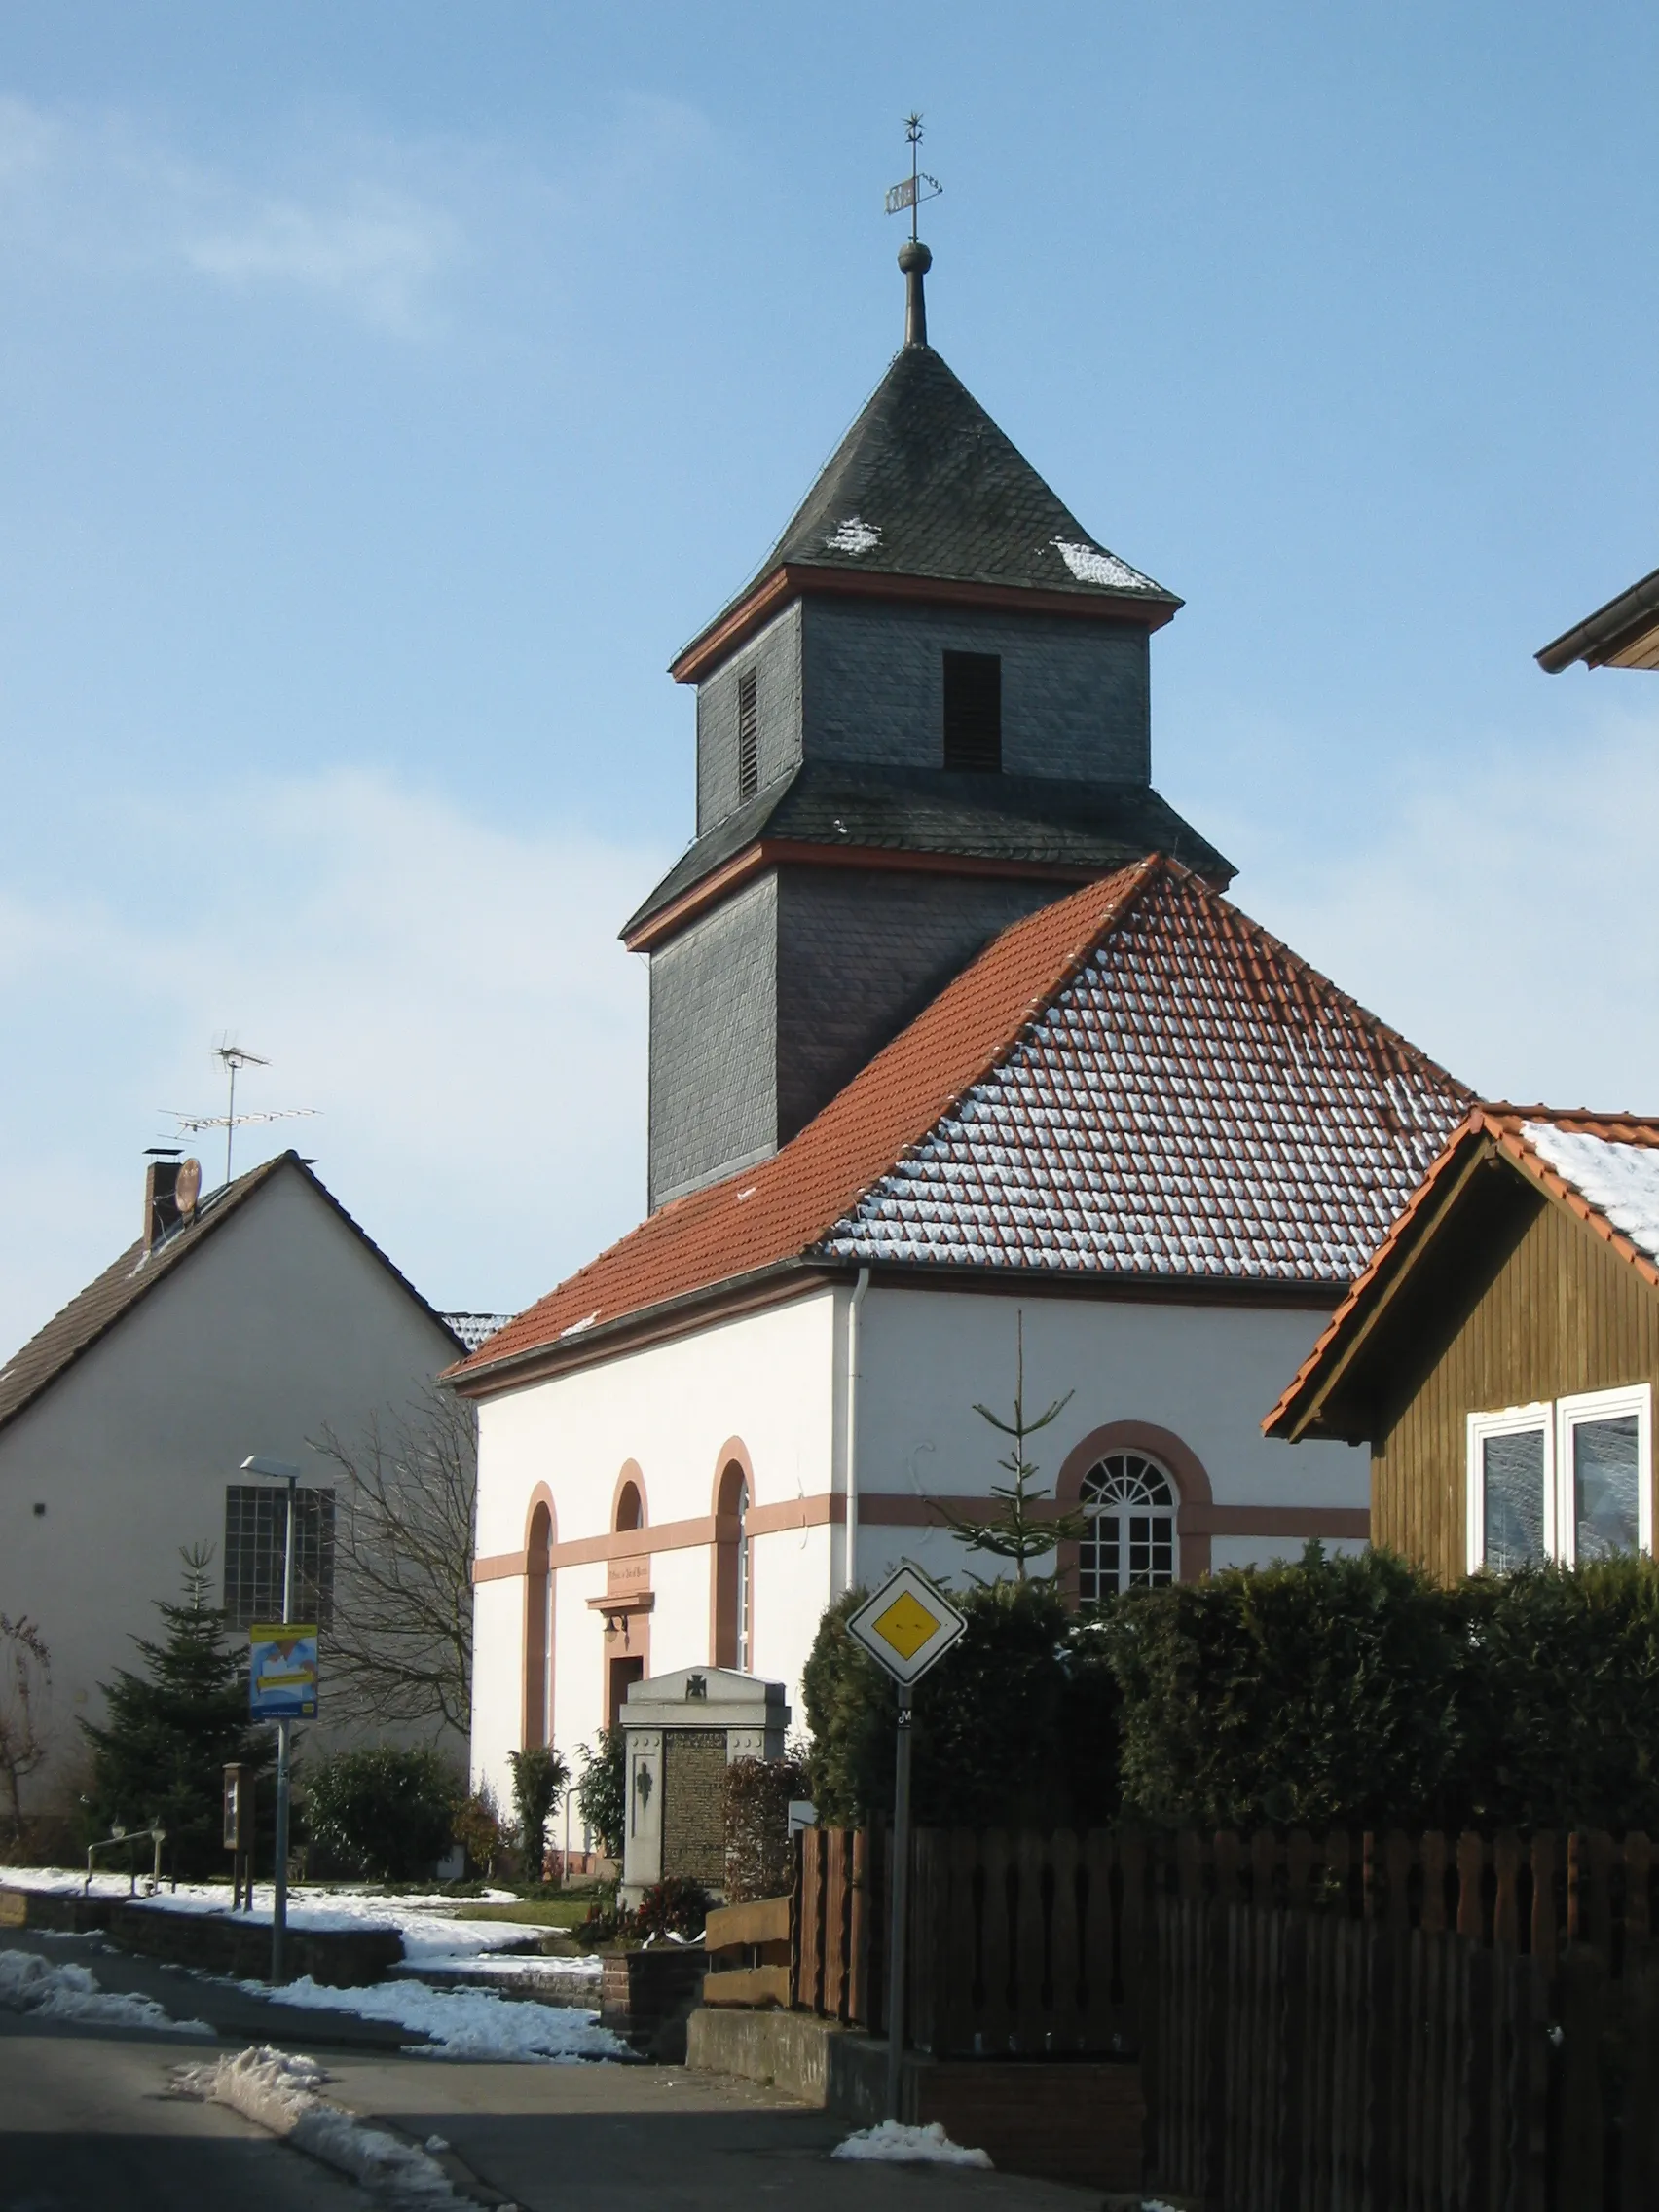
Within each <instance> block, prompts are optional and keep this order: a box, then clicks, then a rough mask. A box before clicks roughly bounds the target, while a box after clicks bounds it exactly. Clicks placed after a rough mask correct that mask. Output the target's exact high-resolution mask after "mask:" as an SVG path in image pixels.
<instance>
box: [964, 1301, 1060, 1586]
mask: <svg viewBox="0 0 1659 2212" xmlns="http://www.w3.org/2000/svg"><path fill="white" fill-rule="evenodd" d="M1014 1327H1015V1335H1014V1419H1012V1420H1004V1419H1003V1418H1002V1416H1001V1415H1000V1414H994V1413H992V1411H991V1409H990V1407H989V1406H979V1405H977V1406H976V1407H975V1408H974V1411H975V1412H976V1413H977V1415H978V1417H979V1419H981V1420H982V1421H988V1422H989V1423H990V1425H991V1427H992V1428H994V1429H995V1430H996V1432H997V1434H998V1435H999V1436H1006V1437H1007V1438H1008V1439H1009V1440H1010V1443H1011V1446H1012V1449H1011V1450H1010V1452H1009V1453H1008V1455H1007V1456H1006V1457H1004V1458H1001V1459H999V1460H998V1461H997V1465H998V1466H999V1467H1002V1468H1004V1469H1005V1470H1006V1471H1007V1472H1008V1473H1009V1474H1011V1475H1012V1476H1013V1477H1014V1480H1013V1482H1012V1483H993V1484H992V1485H991V1496H992V1498H993V1499H994V1500H995V1504H994V1506H993V1509H992V1510H991V1512H989V1513H988V1514H987V1515H986V1516H985V1517H984V1519H983V1520H976V1521H965V1520H964V1519H963V1518H962V1517H961V1516H960V1515H959V1514H956V1513H953V1512H952V1511H951V1509H950V1507H949V1506H948V1505H945V1504H944V1503H942V1502H941V1501H940V1499H938V1498H936V1499H935V1500H934V1511H935V1512H936V1513H937V1514H938V1515H939V1516H940V1520H941V1521H942V1522H943V1523H944V1525H945V1527H946V1528H947V1529H948V1530H950V1532H951V1534H952V1535H953V1536H954V1537H955V1538H956V1540H957V1542H958V1543H959V1544H966V1546H967V1547H968V1549H969V1550H970V1551H971V1552H988V1553H989V1554H990V1556H991V1557H992V1558H993V1559H1001V1560H1007V1561H1008V1562H1009V1563H1010V1564H1011V1565H1012V1567H1013V1568H1014V1580H1015V1581H1016V1582H1028V1581H1031V1582H1051V1581H1052V1580H1053V1577H1052V1575H1032V1574H1029V1573H1028V1572H1027V1571H1026V1570H1027V1567H1028V1564H1029V1563H1030V1562H1031V1561H1032V1560H1036V1559H1046V1558H1047V1557H1048V1556H1049V1554H1050V1553H1051V1552H1052V1551H1053V1549H1054V1548H1055V1546H1056V1545H1058V1544H1075V1543H1080V1542H1081V1541H1082V1540H1083V1538H1084V1536H1085V1535H1086V1534H1087V1533H1088V1521H1087V1520H1086V1519H1085V1517H1084V1516H1083V1515H1082V1514H1081V1513H1059V1512H1056V1511H1055V1510H1054V1507H1053V1505H1052V1502H1051V1498H1050V1494H1049V1486H1048V1484H1047V1483H1039V1482H1038V1481H1037V1473H1038V1468H1037V1462H1036V1461H1035V1460H1034V1459H1029V1458H1027V1457H1026V1446H1027V1439H1028V1438H1030V1437H1033V1436H1036V1435H1038V1434H1039V1433H1040V1432H1041V1431H1042V1430H1043V1429H1045V1428H1047V1427H1048V1426H1049V1425H1050V1423H1051V1421H1055V1420H1058V1419H1059V1418H1060V1416H1061V1414H1063V1413H1064V1412H1065V1410H1066V1408H1067V1406H1069V1405H1070V1404H1071V1401H1072V1392H1071V1391H1070V1390H1068V1391H1067V1392H1066V1394H1065V1396H1064V1397H1063V1398H1056V1399H1055V1400H1054V1402H1053V1404H1052V1405H1051V1406H1050V1408H1049V1409H1048V1411H1047V1412H1046V1413H1041V1414H1038V1415H1037V1416H1036V1418H1035V1419H1028V1418H1027V1416H1026V1412H1025V1315H1024V1314H1023V1313H1019V1314H1017V1315H1016V1316H1015V1323H1014ZM1039 1506H1041V1507H1042V1508H1043V1510H1042V1511H1041V1512H1039V1511H1038V1510H1036V1509H1037V1508H1038V1507H1039ZM978 1579H979V1578H978V1576H977V1575H976V1576H975V1580H976V1581H977V1580H978Z"/></svg>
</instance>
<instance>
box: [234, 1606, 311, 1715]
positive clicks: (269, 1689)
mask: <svg viewBox="0 0 1659 2212" xmlns="http://www.w3.org/2000/svg"><path fill="white" fill-rule="evenodd" d="M247 1635H248V1666H247V1710H248V1712H249V1713H250V1714H251V1715H252V1716H253V1718H254V1719H255V1720H313V1719H315V1717H316V1623H315V1621H256V1622H255V1623H254V1625H253V1627H252V1628H250V1629H249V1630H248V1632H247Z"/></svg>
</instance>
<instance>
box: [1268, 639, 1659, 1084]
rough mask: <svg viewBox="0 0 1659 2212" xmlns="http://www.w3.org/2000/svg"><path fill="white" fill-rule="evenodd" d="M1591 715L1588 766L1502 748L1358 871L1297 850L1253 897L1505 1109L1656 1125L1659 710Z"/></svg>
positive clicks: (1358, 848) (1436, 787)
mask: <svg viewBox="0 0 1659 2212" xmlns="http://www.w3.org/2000/svg"><path fill="white" fill-rule="evenodd" d="M1600 681H1601V682H1603V683H1604V685H1606V684H1607V683H1608V680H1607V679H1606V678H1602V679H1601V680H1600ZM1611 681H1612V682H1617V679H1616V678H1615V679H1613V680H1611ZM1628 681H1629V682H1630V683H1631V684H1633V685H1634V684H1640V683H1642V682H1649V683H1650V682H1652V680H1651V679H1643V678H1641V677H1637V678H1633V679H1630V680H1628ZM1592 713H1593V715H1594V719H1593V720H1592V719H1591V718H1590V717H1589V716H1587V718H1586V719H1587V723H1588V725H1589V726H1587V728H1586V729H1585V731H1584V734H1583V736H1582V737H1581V739H1580V740H1579V742H1578V743H1577V745H1576V746H1575V747H1574V748H1573V751H1572V754H1571V756H1570V757H1569V758H1566V759H1563V758H1560V757H1557V756H1553V755H1550V754H1547V753H1546V752H1545V751H1544V750H1543V749H1542V748H1540V747H1536V746H1534V747H1533V748H1531V749H1530V750H1523V749H1521V748H1520V747H1517V746H1506V745H1496V744H1494V745H1493V746H1492V747H1491V748H1490V749H1489V750H1488V751H1487V753H1486V754H1485V756H1484V757H1477V758H1475V759H1474V760H1472V761H1471V762H1469V763H1468V764H1467V765H1459V766H1456V767H1453V766H1449V765H1447V764H1445V763H1442V765H1441V766H1440V768H1439V769H1438V770H1437V771H1435V772H1434V773H1433V774H1432V775H1430V774H1429V773H1428V772H1427V771H1424V772H1423V773H1422V774H1421V775H1420V777H1419V780H1418V781H1417V782H1416V783H1415V784H1414V786H1413V787H1412V789H1411V790H1410V791H1409V792H1408V793H1406V794H1405V795H1404V797H1403V798H1402V800H1401V802H1400V804H1399V806H1398V808H1397V810H1396V811H1395V812H1394V814H1393V816H1392V818H1391V819H1390V820H1387V821H1385V822H1384V823H1383V825H1382V827H1381V830H1380V831H1379V832H1376V833H1374V834H1373V835H1372V836H1371V837H1370V838H1368V839H1366V840H1364V841H1361V840H1360V839H1358V838H1355V839H1354V840H1353V841H1352V843H1351V845H1349V846H1348V847H1347V849H1346V851H1345V852H1344V854H1343V855H1342V857H1341V858H1332V859H1329V860H1323V859H1321V860H1318V861H1314V862H1309V861H1308V860H1307V859H1305V858H1303V857H1301V856H1298V855H1296V854H1294V853H1293V852H1292V851H1291V850H1290V849H1289V847H1288V846H1280V847H1279V848H1278V849H1277V850H1276V851H1267V852H1264V853H1263V854H1262V856H1261V857H1260V858H1259V859H1258V860H1256V861H1255V862H1253V863H1252V865H1251V866H1250V868H1249V870H1248V875H1247V879H1246V880H1245V881H1243V882H1241V883H1240V885H1239V892H1240V895H1241V896H1242V897H1243V899H1244V903H1245V904H1246V905H1247V906H1248V907H1249V908H1250V910H1251V911H1252V912H1253V913H1255V914H1257V915H1258V917H1259V918H1260V919H1261V920H1263V921H1265V922H1268V923H1269V924H1270V925H1271V926H1272V928H1273V929H1275V930H1277V931H1278V932H1280V933H1281V934H1282V935H1283V936H1284V937H1285V938H1287V939H1288V940H1289V941H1290V942H1291V943H1292V944H1293V945H1295V946H1296V948H1297V950H1298V951H1299V952H1302V953H1305V954H1306V955H1307V957H1308V958H1309V959H1310V960H1312V961H1313V962H1314V963H1315V964H1316V965H1317V966H1318V967H1320V968H1322V969H1324V970H1325V972H1326V973H1327V974H1329V975H1331V976H1332V977H1334V978H1335V979H1336V980H1337V981H1338V982H1339V983H1341V984H1342V985H1343V986H1344V987H1345V988H1346V989H1348V990H1351V991H1352V992H1353V993H1354V994H1355V996H1356V997H1358V998H1360V999H1362V1000H1364V1001H1365V1003H1366V1004H1367V1005H1369V1006H1371V1007H1373V1008H1374V1009H1375V1010H1376V1012H1377V1013H1378V1014H1382V1015H1383V1018H1384V1019H1385V1020H1387V1021H1390V1022H1392V1023H1393V1024H1394V1026H1395V1027H1396V1028H1398V1029H1401V1030H1403V1031H1404V1032H1405V1034H1406V1035H1407V1036H1408V1037H1410V1038H1411V1039H1412V1040H1413V1042H1414V1043H1416V1044H1419V1045H1420V1046H1422V1047H1423V1049H1424V1050H1425V1051H1431V1052H1433V1053H1435V1054H1436V1056H1437V1057H1439V1058H1440V1059H1442V1060H1443V1061H1444V1062H1445V1063H1446V1064H1447V1066H1449V1067H1450V1068H1451V1069H1452V1070H1453V1072H1454V1073H1455V1074H1456V1075H1459V1076H1461V1077H1462V1078H1463V1080H1464V1081H1465V1082H1466V1083H1469V1084H1471V1085H1473V1086H1474V1087H1475V1088H1478V1089H1480V1090H1482V1091H1484V1092H1485V1093H1486V1094H1487V1095H1488V1096H1498V1097H1503V1096H1507V1097H1510V1098H1515V1099H1522V1100H1530V1099H1541V1100H1543V1101H1545V1102H1547V1103H1549V1104H1552V1105H1560V1106H1574V1105H1581V1104H1588V1105H1591V1106H1600V1107H1606V1108H1614V1107H1621V1106H1622V1107H1630V1108H1634V1109H1638V1110H1642V1111H1646V1112H1649V1113H1655V1112H1659V931H1656V930H1655V929H1654V927H1653V921H1652V889H1651V885H1652V854H1653V841H1654V826H1655V824H1659V713H1654V712H1652V711H1650V710H1647V709H1646V708H1645V703H1644V702H1643V703H1641V704H1638V703H1636V702H1634V701H1633V702H1630V703H1628V704H1627V703H1626V702H1625V701H1619V702H1617V703H1615V702H1614V701H1613V700H1612V699H1610V698H1608V697H1606V696H1604V697H1603V698H1602V699H1601V700H1598V701H1596V702H1595V704H1594V707H1593V709H1592Z"/></svg>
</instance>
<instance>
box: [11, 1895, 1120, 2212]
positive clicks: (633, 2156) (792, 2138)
mask: <svg viewBox="0 0 1659 2212" xmlns="http://www.w3.org/2000/svg"><path fill="white" fill-rule="evenodd" d="M0 1947H4V1948H7V1949H13V1950H32V1951H38V1952H41V1953H42V1954H44V1955H46V1956H48V1957H51V1958H53V1959H54V1960H57V1961H63V1960H68V1959H76V1960H79V1961H81V1962H82V1963H84V1964H86V1965H89V1966H91V1967H92V1971H93V1972H94V1973H95V1974H96V1975H97V1977H98V1980H99V1981H100V1983H101V1984H102V1985H103V1986H104V1987H105V1988H106V1989H114V1990H129V1991H133V1992H135V1993H137V1994H139V1995H142V1996H146V1997H152V1998H154V1999H156V2000H157V2001H158V2002H159V2003H160V2004H161V2005H163V2006H164V2007H165V2008H166V2010H167V2011H168V2012H169V2013H170V2014H171V2015H172V2016H173V2017H174V2018H175V2019H205V2020H207V2021H208V2022H210V2023H211V2025H212V2026H213V2027H214V2028H215V2029H216V2030H218V2031H219V2035H220V2037H221V2039H222V2040H221V2041H219V2042H218V2043H216V2044H215V2043H206V2042H204V2041H203V2039H201V2038H190V2039H185V2038H182V2037H174V2036H165V2035H155V2034H148V2033H139V2032H134V2031H131V2030H126V2029H122V2030H115V2029H109V2028H99V2027H87V2026H81V2025H78V2024H73V2023H69V2022H56V2021H43V2020H36V2019H33V2018H31V2017H29V2016H28V2015H26V2014H24V2015H21V2016H19V2015H18V2014H16V2013H7V2012H6V2011H4V2010H0V2212H129V2208H130V2212H180V2208H183V2212H220V2208H221V2207H229V2208H231V2212H344V2208H348V2207H349V2208H350V2212H369V2207H370V2199H369V2198H368V2197H367V2196H365V2194H363V2192H361V2191H360V2190H358V2189H356V2188H354V2187H352V2186H351V2185H350V2184H349V2183H347V2182H345V2181H344V2180H342V2179H340V2178H339V2177H337V2176H335V2175H333V2174H331V2173H329V2172H327V2171H326V2170H325V2169H323V2168H321V2167H319V2166H317V2165H315V2164H313V2162H312V2160H310V2159H309V2158H307V2157H305V2156H304V2155H303V2154H302V2153H300V2152H297V2151H293V2150H290V2149H289V2148H288V2147H287V2146H286V2145H285V2144H281V2143H278V2142H276V2141H274V2140H273V2139H272V2138H271V2137H269V2136H267V2135H265V2134H264V2133H263V2132H262V2131H261V2130H260V2129H258V2128H256V2127H254V2126H253V2125H252V2124H251V2123H250V2122H247V2121H244V2120H241V2119H240V2117H239V2116H238V2115H237V2114H235V2113H232V2112H228V2111H226V2110H225V2109H224V2108H222V2107H220V2106H216V2105H201V2104H195V2103H189V2102H185V2101H181V2100H179V2099H176V2098H169V2097H167V2096H166V2094H165V2091H166V2083H167V2080H168V2075H169V2069H171V2068H172V2067H174V2066H177V2065H180V2064H188V2063H191V2062H193V2061H195V2060H197V2059H199V2058H202V2057H204V2056H207V2055H209V2054H210V2053H212V2052H213V2051H215V2050H217V2051H224V2050H227V2049H231V2050H236V2049H240V2048H242V2047H244V2046H246V2045H248V2044H250V2043H273V2044H276V2046H278V2047H279V2048H283V2049H287V2050H296V2051H307V2052H312V2053H314V2054H315V2055H316V2056H317V2057H319V2058H320V2059H321V2060H322V2062H323V2064H324V2065H325V2066H327V2068H328V2069H329V2072H330V2075H331V2080H330V2083H329V2084H328V2088H327V2092H326V2093H327V2094H328V2095H329V2096H330V2097H332V2098H333V2099H335V2101H336V2102H338V2103H340V2104H343V2105H345V2106H347V2107H348V2108H349V2109H350V2110H351V2111H353V2112H357V2113H360V2114H361V2115H363V2117H364V2118H365V2119H369V2118H372V2119H376V2120H380V2121H382V2122H383V2123H384V2124H386V2125H388V2126H390V2127H391V2128H393V2129H394V2130H395V2131H397V2132H398V2133H401V2134H404V2135H406V2136H409V2137H412V2138H413V2139H414V2140H416V2141H418V2142H424V2140H425V2139H426V2138H427V2137H428V2136H430V2135H434V2134H436V2135H441V2136H442V2137H444V2138H445V2140H446V2141H447V2142H448V2143H449V2144H450V2145H451V2146H452V2150H453V2153H454V2155H455V2157H454V2161H453V2162H450V2161H446V2162H448V2163H450V2171H451V2176H452V2179H453V2181H454V2182H455V2183H456V2185H457V2186H458V2188H461V2189H462V2190H464V2191H465V2192H466V2193H467V2194H470V2195H472V2196H474V2197H475V2198H476V2200H477V2201H478V2202H479V2203H480V2204H481V2205H484V2206H486V2207H491V2206H497V2207H498V2206H502V2205H504V2204H507V2203H512V2204H514V2205H516V2206H518V2207H520V2208H521V2212H617V2207H618V2206H622V2207H640V2208H642V2212H743V2208H744V2207H746V2206H749V2205H759V2206H763V2205H767V2204H773V2203H776V2204H778V2205H780V2206H782V2205H783V2204H785V2203H786V2202H787V2204H788V2206H789V2212H957V2208H958V2207H960V2208H961V2212H1086V2208H1087V2212H1097V2207H1098V2206H1099V2202H1100V2198H1099V2194H1098V2193H1097V2192H1091V2191H1081V2190H1072V2189H1065V2188H1061V2187H1058V2186H1056V2185H1054V2184H1051V2183H1046V2182H1034V2181H1024V2180H1019V2179H1016V2178H1014V2176H1012V2175H1003V2174H985V2173H972V2172H962V2171H960V2170H958V2171H954V2172H953V2171H950V2170H948V2169H940V2168H925V2167H897V2166H869V2165H854V2164H848V2163H844V2162H840V2161H834V2162H832V2161H831V2160H830V2157H829V2153H830V2150H831V2148H832V2147H833V2146H834V2144H835V2143H836V2142H837V2141H838V2140H839V2139H840V2137H841V2136H842V2134H844V2132H845V2125H844V2123H843V2122H840V2121H837V2120H830V2119H829V2118H828V2117H827V2116H826V2115H825V2114H823V2113H821V2112H813V2111H810V2110H808V2109H807V2108H806V2107H804V2106H802V2105H797V2104H794V2103H793V2102H792V2101H791V2100H790V2099H789V2098H787V2097H784V2096H781V2095H779V2094H778V2093H777V2092H775V2091H773V2090H769V2089H761V2088H758V2087H756V2086H755V2085H753V2084H752V2083H744V2082H735V2081H729V2080H725V2079H722V2078H720V2077H716V2076H710V2075H699V2074H687V2073H686V2072H685V2071H684V2070H683V2069H682V2068H680V2067H671V2066H618V2065H591V2064H588V2065H567V2066H535V2065H531V2066H509V2065H496V2064H480V2063H468V2062H465V2061H450V2060H442V2059H437V2058H429V2057H423V2056H421V2055H419V2054H415V2053H411V2052H408V2051H406V2050H403V2049H400V2048H399V2047H398V2046H399V2045H400V2044H401V2043H403V2042H405V2041H406V2040H407V2039H406V2037H405V2035H404V2031H402V2030H400V2029H398V2028H395V2027H388V2026H387V2024H386V2023H384V2022H381V2021H373V2020H359V2019H355V2018H353V2017H352V2016H351V2015H350V2013H339V2012H332V2011H330V2012H315V2011H301V2010H298V2009H294V2008H291V2007H283V2006H280V2005H276V2004H268V2003H266V2002H265V2001H264V2000H262V1999H259V1998H255V1997H250V1996H248V1995H247V1994H246V1993H245V1992H244V1991H242V1990H240V1989H238V1988H236V1987H234V1986H230V1985H226V1984H223V1983H218V1982H214V1981H212V1980H209V1979H208V1978H206V1977H205V1976H203V1975H199V1974H194V1973H189V1972H185V1971H184V1970H182V1969H180V1968H176V1967H166V1966H162V1965H159V1964H157V1963H156V1962H155V1961H153V1960H148V1959H135V1958H129V1957H128V1956H126V1955H125V1954H123V1953H120V1952H115V1951H111V1950H108V1949H106V1948H105V1947H104V1946H103V1945H102V1944H101V1943H100V1942H98V1940H97V1939H96V1938H80V1937H71V1938H61V1937H60V1938H51V1937H43V1936H40V1935H39V1934H36V1933H34V1932H31V1931H26V1930H19V1931H16V1932H13V1931H10V1930H7V1931H4V1932H0Z"/></svg>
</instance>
